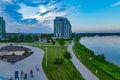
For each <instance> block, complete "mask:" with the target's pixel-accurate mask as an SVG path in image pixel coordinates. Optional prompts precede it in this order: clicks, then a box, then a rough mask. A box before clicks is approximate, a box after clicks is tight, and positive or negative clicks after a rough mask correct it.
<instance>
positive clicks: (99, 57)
mask: <svg viewBox="0 0 120 80" xmlns="http://www.w3.org/2000/svg"><path fill="white" fill-rule="evenodd" d="M96 58H97V59H98V60H99V61H102V62H105V56H104V54H99V55H97V56H96Z"/></svg>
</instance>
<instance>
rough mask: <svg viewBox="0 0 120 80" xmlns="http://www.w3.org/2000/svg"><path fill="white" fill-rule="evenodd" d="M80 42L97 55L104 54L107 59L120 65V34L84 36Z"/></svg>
mask: <svg viewBox="0 0 120 80" xmlns="http://www.w3.org/2000/svg"><path fill="white" fill-rule="evenodd" d="M80 42H81V43H82V44H83V45H85V46H86V47H87V48H89V49H90V50H92V51H94V53H95V54H96V55H98V54H104V55H105V57H106V60H108V61H109V62H112V63H113V64H116V65H118V66H120V36H102V37H101V36H94V37H83V38H81V40H80Z"/></svg>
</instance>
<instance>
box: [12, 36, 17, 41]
mask: <svg viewBox="0 0 120 80" xmlns="http://www.w3.org/2000/svg"><path fill="white" fill-rule="evenodd" d="M12 41H13V42H17V41H18V37H17V35H16V34H13V39H12Z"/></svg>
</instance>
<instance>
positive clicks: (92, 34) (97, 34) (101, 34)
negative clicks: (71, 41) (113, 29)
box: [72, 33, 120, 38]
mask: <svg viewBox="0 0 120 80" xmlns="http://www.w3.org/2000/svg"><path fill="white" fill-rule="evenodd" d="M90 36H93V37H94V36H120V33H73V34H72V37H76V38H81V37H90Z"/></svg>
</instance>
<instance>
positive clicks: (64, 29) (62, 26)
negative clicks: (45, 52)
mask: <svg viewBox="0 0 120 80" xmlns="http://www.w3.org/2000/svg"><path fill="white" fill-rule="evenodd" d="M71 34H72V30H71V24H70V21H68V19H67V18H64V17H56V18H55V20H54V37H55V38H64V39H70V38H71Z"/></svg>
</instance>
